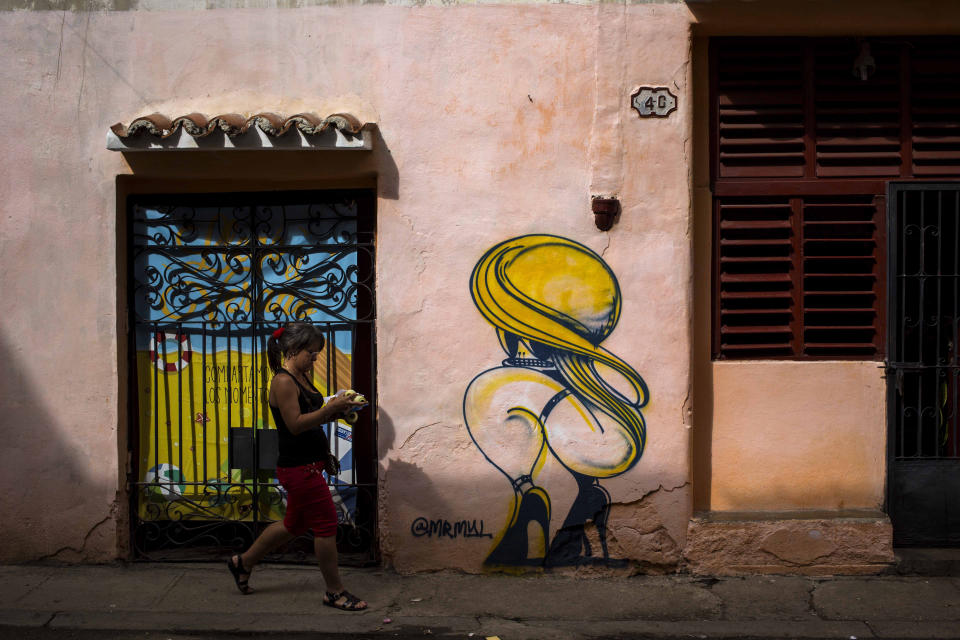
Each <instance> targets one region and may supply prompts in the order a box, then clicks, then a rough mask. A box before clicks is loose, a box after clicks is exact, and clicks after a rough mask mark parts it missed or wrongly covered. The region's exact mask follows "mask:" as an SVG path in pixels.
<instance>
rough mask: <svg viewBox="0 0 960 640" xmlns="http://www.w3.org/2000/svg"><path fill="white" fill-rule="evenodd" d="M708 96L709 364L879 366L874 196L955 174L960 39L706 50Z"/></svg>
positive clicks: (764, 41) (736, 42)
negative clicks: (712, 360) (861, 70)
mask: <svg viewBox="0 0 960 640" xmlns="http://www.w3.org/2000/svg"><path fill="white" fill-rule="evenodd" d="M864 43H867V44H869V51H867V50H865V49H863V48H862V47H863V44H864ZM861 53H865V54H866V53H869V55H870V56H872V57H873V59H874V62H875V65H876V66H875V68H874V69H873V70H872V72H871V73H870V74H869V77H868V78H867V79H863V78H860V77H857V75H855V73H854V64H855V61H856V60H857V58H858V56H860V55H861ZM711 95H712V98H711V100H712V102H711V105H712V106H711V108H712V112H711V140H712V142H711V145H712V149H713V157H712V159H711V169H712V179H713V188H714V221H715V226H714V253H715V263H714V331H713V338H714V339H713V344H714V356H715V357H718V358H783V357H794V358H878V357H882V356H883V347H884V343H883V335H884V329H883V323H884V318H883V309H884V306H883V305H884V294H885V287H886V283H885V278H884V268H885V264H884V263H885V260H884V253H883V252H884V250H885V247H884V246H883V245H884V237H885V235H884V229H883V226H884V224H885V212H884V209H883V205H882V202H883V196H884V194H885V192H886V184H887V180H888V179H897V178H899V179H905V178H913V177H919V178H927V177H936V176H960V38H958V37H955V36H950V37H935V38H934V37H931V38H912V39H907V38H893V37H870V38H866V39H858V38H853V37H850V38H779V39H771V38H728V37H725V38H714V39H713V40H711Z"/></svg>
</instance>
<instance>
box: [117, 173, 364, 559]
mask: <svg viewBox="0 0 960 640" xmlns="http://www.w3.org/2000/svg"><path fill="white" fill-rule="evenodd" d="M374 217H375V216H374V200H373V197H372V195H371V194H370V193H369V192H366V191H337V192H333V191H320V192H283V193H273V192H265V193H258V192H254V193H234V194H204V195H190V196H177V197H171V196H137V197H136V198H133V199H131V202H130V203H129V217H128V219H129V220H130V227H131V236H130V241H129V245H128V246H130V248H131V250H130V265H129V274H130V277H129V282H130V286H129V292H128V296H129V297H128V299H129V300H131V304H130V307H131V310H130V314H131V320H132V322H131V327H132V331H131V338H130V340H131V341H130V354H131V358H130V371H131V374H132V375H131V383H130V385H131V386H130V398H131V405H132V406H131V412H132V413H133V415H132V416H131V418H132V419H131V423H132V425H133V428H132V430H131V437H130V442H131V456H132V459H133V461H134V464H133V465H132V471H131V477H130V488H131V491H130V493H131V523H132V528H133V531H132V541H133V549H134V555H135V557H137V558H139V559H153V560H163V559H175V560H183V559H189V558H198V559H210V558H211V556H215V555H221V554H222V553H225V552H226V551H228V550H237V549H242V548H245V547H246V546H248V545H249V544H250V543H251V542H252V540H253V539H254V538H255V537H256V535H257V534H258V533H259V531H260V530H261V529H262V528H263V526H265V524H267V523H269V522H271V521H274V520H277V519H280V518H282V517H283V514H284V512H285V504H286V496H285V494H284V491H283V489H282V487H281V486H280V485H279V484H278V483H277V480H276V477H275V465H276V455H277V438H276V433H277V432H276V427H275V425H273V424H272V420H271V418H270V411H269V406H268V403H267V387H268V385H269V381H270V377H271V374H270V370H269V368H268V366H267V361H266V360H267V359H266V343H267V338H268V337H269V335H270V333H271V332H272V331H273V330H274V329H276V328H277V327H278V326H281V325H282V324H284V323H286V322H289V321H292V320H296V321H304V322H312V323H315V324H317V325H318V326H320V327H321V328H322V330H323V332H324V335H325V336H326V347H325V349H324V352H323V353H321V354H320V357H319V358H318V359H317V362H316V364H315V368H314V384H315V385H316V386H317V388H318V389H320V390H321V391H322V392H324V394H326V395H332V394H333V393H335V392H336V391H337V390H338V389H343V388H355V389H357V390H360V391H362V392H363V393H364V394H365V395H366V396H367V397H368V398H369V399H370V400H371V403H372V404H371V406H370V407H369V408H368V409H366V410H364V411H361V412H360V420H359V421H358V422H357V423H356V424H353V425H349V424H347V423H345V422H338V423H336V424H330V425H327V426H326V428H327V434H328V436H329V438H330V442H331V448H332V449H333V450H334V452H335V453H336V454H337V455H338V457H339V458H340V461H341V467H342V471H341V474H340V475H339V476H335V477H331V478H328V483H329V485H330V487H331V492H332V493H333V494H334V502H335V503H336V504H337V507H338V510H339V517H340V526H339V527H338V542H339V545H338V546H339V547H340V550H341V552H342V553H343V554H344V558H345V559H346V560H347V561H350V560H353V561H354V562H365V561H372V560H374V559H375V558H374V555H375V553H376V540H375V539H376V530H375V526H376V517H375V512H376V495H375V490H376V445H375V427H374V416H375V415H376V414H375V412H376V407H375V401H376V393H375V389H374V386H373V385H374V370H375V367H374V348H373V345H374V339H373V318H374V307H373V304H374V287H373V283H374V276H373V267H374V255H373V251H374V242H373V241H374V233H373V232H374V229H373V224H374ZM311 549H312V545H310V544H309V541H308V540H295V541H294V542H292V543H291V544H290V545H288V546H287V547H286V548H285V549H282V550H281V551H280V556H279V557H280V558H288V559H290V558H298V557H300V556H303V555H305V554H306V553H308V552H309V551H310V550H311Z"/></svg>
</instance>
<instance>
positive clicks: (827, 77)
mask: <svg viewBox="0 0 960 640" xmlns="http://www.w3.org/2000/svg"><path fill="white" fill-rule="evenodd" d="M863 42H866V43H867V47H868V48H869V52H870V55H871V56H872V57H873V58H874V60H875V61H876V70H875V71H874V72H873V74H872V75H870V77H869V78H868V79H867V80H861V79H860V78H858V77H856V76H855V75H854V65H853V62H854V60H856V59H857V57H858V56H859V55H860V53H861V48H860V43H859V42H858V41H857V40H855V39H853V38H845V39H842V40H823V41H819V42H818V43H817V44H816V46H815V47H813V56H814V62H813V73H814V77H815V80H814V82H813V100H814V105H815V107H814V113H813V117H814V119H815V122H816V125H815V127H814V129H815V132H816V162H817V166H816V175H817V176H818V177H840V176H843V177H855V176H898V175H900V145H901V140H900V81H901V77H900V49H901V46H900V45H899V44H898V43H888V42H884V41H875V42H871V41H869V40H866V41H863Z"/></svg>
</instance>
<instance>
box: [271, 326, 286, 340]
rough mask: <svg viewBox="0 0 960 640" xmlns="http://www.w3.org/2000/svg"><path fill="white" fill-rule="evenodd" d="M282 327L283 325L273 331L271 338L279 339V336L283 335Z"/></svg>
mask: <svg viewBox="0 0 960 640" xmlns="http://www.w3.org/2000/svg"><path fill="white" fill-rule="evenodd" d="M283 329H284V327H280V328H279V329H277V330H276V331H274V332H273V339H274V340H279V339H280V336H282V335H283Z"/></svg>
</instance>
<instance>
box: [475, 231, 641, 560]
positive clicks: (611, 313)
mask: <svg viewBox="0 0 960 640" xmlns="http://www.w3.org/2000/svg"><path fill="white" fill-rule="evenodd" d="M470 288H471V294H472V296H473V301H474V303H475V304H476V306H477V309H478V310H479V311H480V313H481V314H482V315H483V317H484V318H485V319H486V320H487V321H488V322H489V323H490V324H492V325H493V326H494V328H495V329H496V335H497V339H498V340H499V343H500V347H501V348H502V349H503V351H504V352H505V353H506V355H507V358H506V359H504V360H503V362H502V363H501V364H500V366H497V367H494V368H492V369H488V370H486V371H484V372H482V373H480V374H479V375H477V376H476V377H475V378H474V379H473V380H472V381H471V382H470V385H469V386H468V387H467V390H466V392H465V393H464V397H463V415H464V420H465V421H466V425H467V429H468V430H469V432H470V437H471V438H472V439H473V442H474V443H475V444H476V445H477V448H479V449H480V451H481V452H482V453H483V455H484V457H485V458H486V459H487V461H488V462H490V464H491V465H493V466H494V467H495V468H497V469H498V470H499V471H500V472H501V473H502V474H503V475H504V476H506V477H507V479H508V480H509V481H510V486H511V487H512V495H511V496H510V502H509V505H508V514H509V515H508V517H507V521H506V522H505V523H504V525H503V528H502V530H501V531H500V533H499V535H498V536H497V537H496V538H495V540H494V545H493V548H492V550H491V551H490V553H489V554H488V556H487V558H486V560H485V561H484V564H486V565H488V566H557V565H578V564H586V563H595V562H600V563H606V562H609V561H610V558H609V554H608V551H607V536H606V525H607V518H608V515H609V511H610V496H609V494H608V493H607V491H606V489H604V488H603V487H602V486H601V485H600V480H602V479H604V478H612V477H614V476H617V475H620V474H622V473H624V472H626V471H628V470H629V469H631V468H633V466H634V465H635V464H636V463H637V460H639V459H640V456H641V455H642V453H643V447H644V443H645V442H646V425H645V423H644V419H643V414H642V413H641V411H640V410H641V409H642V408H643V407H644V406H645V405H646V403H647V401H648V398H649V394H648V391H647V386H646V384H645V383H644V381H643V379H642V378H641V377H640V375H639V374H638V373H637V372H636V371H634V370H633V368H632V367H631V366H630V365H629V364H627V363H626V362H624V361H623V360H621V359H620V358H618V357H617V356H616V355H614V354H613V353H611V352H609V351H607V350H606V349H604V348H603V347H601V346H600V343H601V342H603V340H604V339H605V338H607V336H609V335H610V334H611V333H612V332H613V330H614V328H615V327H616V326H617V321H618V320H619V318H620V304H621V300H620V286H619V284H618V283H617V279H616V277H615V276H614V274H613V272H612V271H611V270H610V268H609V267H608V266H607V264H606V263H605V262H604V261H603V258H601V257H600V256H599V255H597V254H596V253H595V252H594V251H592V250H590V249H589V248H587V247H585V246H583V245H581V244H579V243H577V242H574V241H572V240H568V239H566V238H561V237H559V236H551V235H528V236H520V237H517V238H513V239H511V240H507V241H505V242H501V243H500V244H498V245H496V246H494V247H493V248H491V249H490V250H489V251H487V253H486V254H484V256H483V257H482V258H481V259H480V261H479V262H478V263H477V265H476V267H474V270H473V274H472V276H471V278H470ZM551 459H552V460H555V461H557V462H559V463H560V464H561V465H562V466H563V468H565V469H566V470H567V471H568V472H569V473H570V474H571V476H572V478H573V479H574V480H575V481H576V486H577V495H576V498H575V499H574V501H573V504H572V506H571V507H570V510H569V512H568V513H567V514H566V516H565V517H564V520H563V523H562V525H561V527H560V528H559V530H558V531H557V532H556V535H555V536H554V537H553V539H552V540H550V520H551V502H550V495H549V493H548V491H547V489H546V488H545V487H543V486H540V485H539V484H538V475H539V473H540V471H541V469H542V468H543V466H544V464H545V463H546V462H547V461H548V460H551ZM587 522H592V523H593V524H594V526H595V527H596V531H597V534H598V536H599V539H600V547H601V548H600V549H599V550H594V549H593V548H592V547H591V545H590V542H589V540H588V539H587V535H586V529H585V526H586V524H587Z"/></svg>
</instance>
